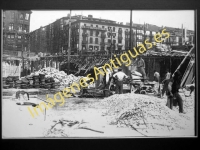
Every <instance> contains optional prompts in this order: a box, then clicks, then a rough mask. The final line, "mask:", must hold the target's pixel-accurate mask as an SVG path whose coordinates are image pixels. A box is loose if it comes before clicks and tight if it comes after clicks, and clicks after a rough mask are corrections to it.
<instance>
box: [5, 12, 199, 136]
mask: <svg viewBox="0 0 200 150" xmlns="http://www.w3.org/2000/svg"><path fill="white" fill-rule="evenodd" d="M26 13H27V12H26ZM70 13H71V11H70ZM131 17H132V12H131ZM66 18H67V19H68V20H69V21H70V20H73V19H74V22H72V24H71V23H68V24H67V25H66V26H68V28H67V29H66V32H69V34H68V35H67V36H69V37H68V39H71V37H70V36H71V34H70V32H71V29H73V28H71V25H73V24H75V25H76V24H78V23H80V24H78V25H80V26H81V22H83V23H85V22H90V21H95V18H93V17H91V16H90V17H88V18H87V17H86V18H83V17H82V16H78V17H77V16H75V17H72V18H71V14H70V16H67V17H66ZM64 19H65V18H64ZM87 19H88V20H87ZM93 19H94V20H93ZM61 20H62V19H61ZM100 20H101V19H100ZM102 20H103V21H106V20H104V19H102ZM102 20H101V21H102ZM107 21H109V22H108V24H115V23H114V22H112V21H110V20H107ZM56 22H59V21H58V20H57V21H56ZM130 22H132V20H131V21H130ZM54 25H55V26H56V23H55V24H54ZM116 26H119V27H121V26H123V24H117V25H116ZM51 27H52V26H51V25H50V26H49V28H50V29H51ZM61 27H62V28H63V26H61ZM64 27H65V26H64ZM127 27H130V31H128V29H127V31H125V30H124V29H123V28H119V31H118V32H119V35H118V36H119V37H118V38H119V41H120V38H121V39H123V38H122V37H120V36H122V35H120V34H121V33H120V32H122V29H123V31H125V35H130V38H127V39H128V40H127V39H126V40H125V39H124V41H125V43H124V44H125V45H126V47H125V48H124V50H122V49H121V47H123V46H121V45H122V44H121V45H118V47H117V46H116V45H115V43H114V44H113V43H112V42H113V39H112V38H115V36H116V35H111V37H108V38H111V43H110V44H108V43H107V48H108V49H107V50H105V49H104V48H105V47H103V46H102V47H103V48H102V50H98V48H97V47H98V46H95V44H96V45H97V44H98V43H99V42H98V40H97V42H96V43H93V44H94V45H93V46H94V48H96V50H97V51H93V50H91V51H90V48H91V47H92V48H91V49H93V46H91V45H89V46H88V45H87V44H86V45H87V46H86V47H85V48H86V50H88V51H86V50H81V51H79V50H78V49H76V52H77V53H75V49H74V48H73V46H74V45H75V46H76V44H71V42H70V40H69V41H68V44H66V43H65V45H64V46H65V48H66V47H67V49H68V52H67V53H66V52H62V53H54V51H55V50H56V48H55V47H56V46H53V48H54V51H52V50H51V49H52V47H51V44H52V43H59V41H58V42H52V43H51V44H50V45H49V47H47V48H49V52H51V53H50V54H47V53H46V55H44V53H42V52H40V53H38V54H37V55H35V56H33V57H31V56H30V53H29V57H26V56H23V55H24V54H23V50H22V54H21V55H22V56H19V57H18V56H11V53H10V52H9V51H5V52H6V53H9V54H5V53H4V56H3V62H2V65H3V70H2V81H3V82H2V83H3V84H2V135H3V138H27V137H28V138H101V137H105V138H113V137H114V138H129V137H194V136H195V135H196V125H195V122H196V116H197V113H196V105H197V101H196V94H197V93H196V63H195V61H196V46H195V43H194V41H195V40H194V37H193V35H192V34H191V33H192V32H191V31H190V35H192V38H190V39H192V41H190V42H187V41H189V38H188V37H189V35H188V37H187V35H186V34H187V31H186V30H183V29H180V32H182V31H183V32H182V35H181V36H179V35H178V36H177V35H173V34H172V33H174V31H172V29H170V28H167V30H166V29H165V28H164V27H162V28H159V29H157V27H155V26H153V25H152V26H151V25H148V24H144V27H138V25H136V24H129V25H126V26H125V25H124V28H127ZM53 28H54V27H53ZM75 28H77V26H75ZM132 28H136V30H135V31H133V30H132ZM155 28H156V31H157V32H155V34H158V35H159V36H160V37H159V39H161V42H160V43H159V42H157V41H156V40H150V42H151V43H148V44H147V45H145V44H146V40H145V39H146V38H147V36H146V35H145V34H144V37H143V38H142V40H141V42H139V43H138V41H139V39H138V41H137V37H138V36H139V37H140V32H138V30H139V31H140V30H141V31H144V33H146V31H148V30H149V32H151V35H149V37H150V39H156V35H155V34H153V32H154V31H153V30H155ZM87 29H89V30H91V31H90V36H93V35H92V34H93V30H94V31H95V33H97V31H96V30H99V31H101V32H102V33H101V36H100V34H98V35H97V36H99V37H101V38H102V39H103V41H104V38H105V37H106V34H105V32H107V29H105V28H104V26H103V27H102V28H101V29H99V27H98V25H97V26H96V27H93V26H92V28H89V27H88V26H85V24H84V26H83V31H84V30H86V32H87ZM113 29H115V28H114V27H113ZM116 30H117V28H116ZM150 30H152V31H150ZM108 31H109V33H111V34H113V32H112V29H108ZM132 31H133V32H132ZM163 31H166V32H164V35H162V33H163ZM178 31H179V30H178V29H177V30H176V32H178ZM62 32H63V34H64V31H62ZM86 32H85V33H84V32H83V33H81V32H79V33H78V34H79V37H81V36H83V39H84V35H85V34H86ZM35 33H36V32H33V33H32V34H35ZM37 33H38V32H37ZM41 33H42V34H46V32H44V33H43V32H41ZM72 33H73V32H72ZM91 33H92V34H91ZM98 33H99V32H98ZM183 33H184V34H183ZM73 34H75V32H74V33H73ZM73 34H72V35H73ZM165 34H166V35H167V34H168V35H170V36H168V37H167V36H166V35H165ZM104 35H105V37H104ZM113 36H114V37H113ZM36 37H37V38H38V35H37V36H36ZM44 37H46V36H44ZM170 38H171V40H170ZM34 39H35V37H33V36H32V37H31V38H30V41H29V42H30V43H29V44H30V46H29V48H30V47H33V48H34V49H37V50H39V49H42V48H41V47H40V48H38V47H37V43H36V42H37V41H39V40H34ZM55 39H56V40H57V38H55ZM173 39H174V40H173ZM176 39H178V40H177V43H175V44H174V43H173V41H175V40H176ZM180 39H181V40H180ZM183 39H184V40H183ZM186 39H187V40H186ZM157 40H158V39H157ZM31 41H32V42H33V43H31ZM49 41H50V40H49ZM49 41H48V40H47V45H48V42H49ZM64 41H66V40H64ZM80 41H81V40H80ZM80 41H79V42H80ZM155 41H156V42H155ZM26 42H27V41H26ZM87 42H88V41H87ZM92 42H93V41H92ZM92 42H91V43H92ZM126 42H129V43H127V44H126ZM27 43H28V42H27ZM27 43H26V44H27ZM35 43H36V44H35ZM41 43H42V44H43V45H42V44H41ZM72 43H73V42H72ZM91 43H90V44H91ZM144 43H145V44H144ZM34 44H35V45H34ZM40 44H41V45H42V46H44V45H45V43H44V42H41V39H40ZM70 44H71V45H70ZM82 44H83V45H82V46H83V47H84V40H83V43H82ZM100 45H102V43H101V44H100ZM144 45H145V46H144ZM149 45H152V47H151V48H148V46H149ZM26 46H27V48H28V44H27V45H26ZM115 46H116V47H117V48H116V47H115ZM57 47H59V49H60V46H59V45H57ZM22 48H23V46H22ZM71 52H73V54H72V53H71ZM15 54H16V53H15Z"/></svg>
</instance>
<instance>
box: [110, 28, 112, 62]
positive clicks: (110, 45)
mask: <svg viewBox="0 0 200 150" xmlns="http://www.w3.org/2000/svg"><path fill="white" fill-rule="evenodd" d="M110 34H111V45H110V53H111V56H110V58H111V59H112V36H113V35H112V29H110Z"/></svg>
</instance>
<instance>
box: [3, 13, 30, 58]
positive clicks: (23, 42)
mask: <svg viewBox="0 0 200 150" xmlns="http://www.w3.org/2000/svg"><path fill="white" fill-rule="evenodd" d="M30 16H31V11H29V10H23V11H17V10H3V53H4V54H8V55H13V56H18V55H20V54H19V52H20V53H21V51H28V50H29V40H28V35H29V29H30Z"/></svg>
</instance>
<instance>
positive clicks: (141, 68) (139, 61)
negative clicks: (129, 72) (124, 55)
mask: <svg viewBox="0 0 200 150" xmlns="http://www.w3.org/2000/svg"><path fill="white" fill-rule="evenodd" d="M137 58H138V59H137V60H136V66H137V71H138V72H140V73H141V74H142V77H143V78H144V79H146V73H145V62H144V60H143V59H142V57H141V56H140V55H139V56H137Z"/></svg>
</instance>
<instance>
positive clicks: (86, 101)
mask: <svg viewBox="0 0 200 150" xmlns="http://www.w3.org/2000/svg"><path fill="white" fill-rule="evenodd" d="M11 91H12V90H11ZM11 91H10V93H12V94H11V95H12V96H3V99H2V135H3V138H51V137H59V138H79V137H81V138H88V137H94V138H101V137H105V138H122V137H128V138H129V137H144V136H145V135H144V134H142V133H141V132H138V131H136V130H133V129H131V128H129V127H126V126H125V127H121V126H119V125H113V124H111V120H112V119H113V115H105V114H106V112H107V108H105V107H104V106H103V105H101V103H102V102H104V101H105V99H100V98H78V97H76V98H66V99H65V104H64V105H63V106H59V105H58V104H57V105H56V106H55V107H53V108H50V109H48V110H46V114H45V113H44V112H43V113H42V112H40V111H38V112H39V116H36V117H35V118H32V116H31V115H30V113H29V112H28V109H27V106H20V105H16V100H15V99H13V96H14V95H13V94H14V93H15V92H11ZM181 94H182V98H183V100H184V101H193V102H194V93H193V94H192V96H191V97H185V96H184V95H183V93H181ZM38 96H39V97H40V98H43V99H45V95H38ZM136 96H137V97H140V94H132V95H131V97H132V100H134V97H136ZM141 96H143V95H141ZM50 97H52V95H51V94H50ZM147 97H149V99H159V101H162V104H163V105H165V103H166V98H164V99H160V98H156V97H154V96H147ZM30 99H31V100H30V101H32V102H34V103H38V104H39V103H40V102H41V100H39V99H38V98H36V97H34V96H32V97H31V98H30ZM192 105H194V103H192ZM192 108H193V109H192ZM192 108H191V109H187V110H186V111H187V113H186V114H179V113H178V109H177V108H174V109H173V110H172V111H174V113H176V115H178V116H180V115H181V117H182V118H183V119H184V120H183V121H184V123H185V127H186V128H185V129H184V130H183V129H180V130H178V129H177V130H173V131H170V132H169V131H164V130H163V131H162V130H161V131H159V132H157V131H156V130H152V131H151V130H149V132H148V133H147V134H146V135H147V136H162V137H177V136H178V137H179V136H181V137H182V136H187V137H188V136H194V106H193V107H192ZM31 109H33V107H31ZM59 120H60V121H61V122H65V123H66V124H67V125H66V124H65V125H63V126H62V125H61V124H56V123H58V122H59ZM63 120H64V121H63ZM69 123H72V126H71V127H70V126H69ZM53 125H55V126H53ZM51 128H52V129H51Z"/></svg>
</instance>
